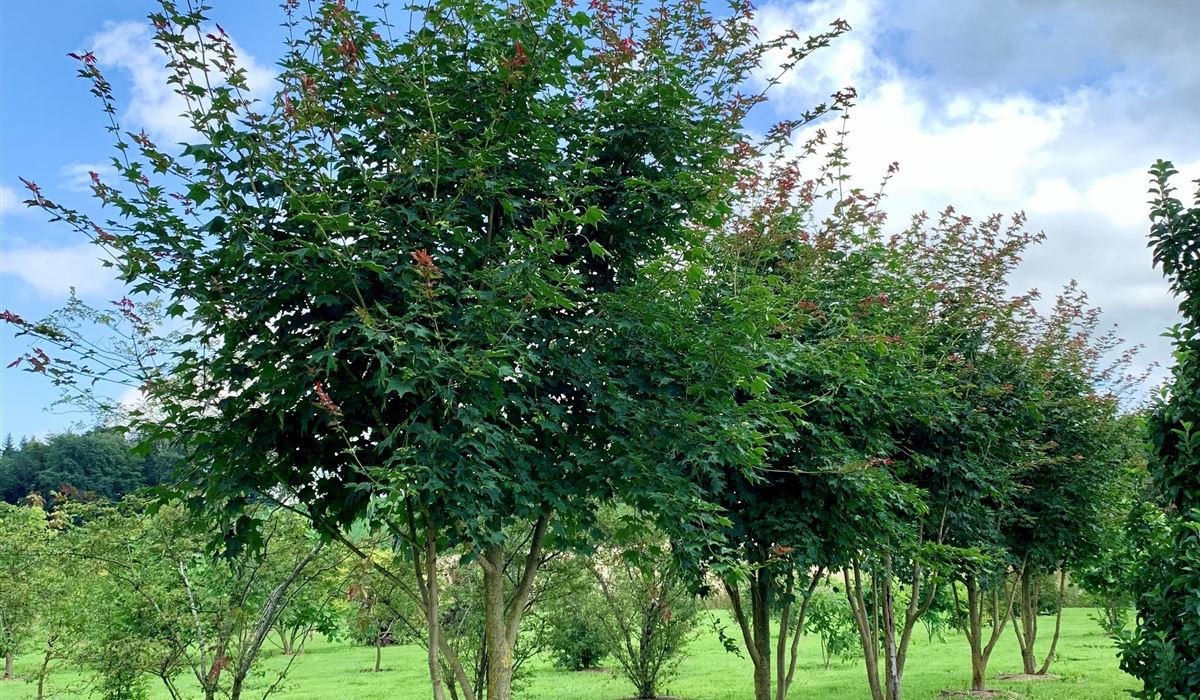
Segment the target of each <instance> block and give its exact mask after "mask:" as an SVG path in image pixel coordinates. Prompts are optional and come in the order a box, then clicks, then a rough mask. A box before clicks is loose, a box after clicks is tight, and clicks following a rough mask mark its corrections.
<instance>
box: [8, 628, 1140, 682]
mask: <svg viewBox="0 0 1200 700" xmlns="http://www.w3.org/2000/svg"><path fill="white" fill-rule="evenodd" d="M715 614H716V615H718V619H723V614H722V613H715ZM1044 624H1045V627H1044V629H1045V630H1046V631H1045V632H1043V636H1045V637H1046V638H1047V642H1048V637H1049V635H1050V631H1051V629H1052V626H1053V621H1052V620H1049V621H1046V622H1045V623H1044ZM728 632H729V633H734V632H735V630H733V629H730V630H728ZM914 637H915V639H914V648H913V649H912V651H911V652H910V658H909V661H908V668H907V669H906V670H905V674H904V696H905V697H906V698H911V699H912V700H922V699H925V698H936V697H938V694H939V693H940V692H941V691H942V690H963V689H966V688H967V686H968V681H969V677H970V662H969V660H968V659H969V657H968V653H967V647H966V642H965V640H964V639H963V638H962V637H961V635H948V636H947V638H946V640H945V641H944V642H938V641H934V642H933V643H930V642H928V641H927V640H926V639H925V637H924V630H923V628H921V627H918V629H917V634H915V635H914ZM1043 646H1044V645H1043ZM114 653H120V650H114ZM374 654H375V652H374V649H372V648H369V647H355V646H350V645H347V644H345V643H336V642H329V641H326V640H323V639H315V640H313V641H312V642H310V644H309V646H308V647H307V649H306V651H305V653H304V654H303V655H302V656H300V657H299V658H297V659H296V661H295V663H294V665H293V666H292V669H291V672H290V674H289V677H288V679H287V681H286V683H285V686H284V688H283V690H282V691H280V692H278V693H276V694H274V695H272V696H271V697H272V698H278V699H279V700H318V699H323V698H339V699H342V700H384V699H387V700H425V699H426V698H428V697H430V694H429V689H428V687H429V686H428V677H427V675H426V666H425V653H424V651H422V650H421V649H419V648H417V647H414V646H401V647H390V648H387V649H384V652H383V654H384V656H383V665H384V667H385V668H386V669H389V670H388V671H387V672H385V673H371V672H369V671H368V670H366V669H370V668H371V667H372V666H373V664H374V658H375V657H374ZM38 661H39V660H38V659H37V658H35V657H34V656H23V657H18V658H17V668H16V670H17V675H18V676H19V677H28V676H30V675H32V673H33V672H34V671H35V670H36V667H37V664H38ZM287 661H288V660H287V659H286V658H285V657H282V656H279V655H272V656H270V658H267V659H266V660H265V661H264V664H263V665H264V667H265V669H266V670H267V675H266V676H265V677H260V678H257V679H255V683H254V684H253V686H252V688H251V691H252V692H248V693H247V694H246V695H245V697H246V698H247V699H249V698H254V699H255V700H257V698H259V697H261V692H262V689H263V688H264V687H265V686H266V685H267V683H269V682H270V679H272V678H273V677H274V673H276V672H278V671H279V670H280V669H282V668H283V667H284V666H285V665H286V664H287ZM750 669H751V666H750V662H749V661H748V660H746V659H743V658H739V657H737V656H735V655H733V654H730V653H728V652H726V651H725V650H724V648H723V647H722V646H721V644H720V641H719V640H718V638H717V635H716V633H715V632H714V631H713V630H712V628H711V627H710V626H708V625H705V626H704V627H703V629H702V633H701V635H700V637H699V638H698V639H697V640H696V641H695V642H694V643H693V644H692V646H690V647H689V649H688V655H687V658H686V659H685V660H684V661H683V662H682V663H681V664H680V666H679V674H678V676H677V677H676V678H675V679H674V680H673V681H671V682H670V683H669V684H668V685H667V687H666V688H664V689H663V692H664V693H670V694H672V695H677V696H680V697H683V698H688V699H689V700H749V699H750V698H752V697H753V690H752V688H751V686H750ZM530 670H531V673H530V674H529V676H528V678H527V680H526V682H525V683H524V684H523V685H522V687H521V688H520V691H519V693H517V697H518V698H521V699H522V700H615V699H616V698H624V697H628V696H629V695H630V694H631V693H632V689H631V686H630V685H629V684H628V683H627V682H625V681H624V680H622V679H621V678H619V677H616V676H614V675H612V674H610V673H598V672H579V673H571V672H564V671H559V670H557V669H555V668H554V667H553V666H551V665H550V663H549V662H548V661H546V660H542V659H537V660H535V662H533V666H532V668H531V669H530ZM1020 670H1021V665H1020V656H1019V654H1018V652H1017V645H1016V642H1015V640H1014V639H1013V637H1012V633H1011V631H1007V633H1006V635H1005V636H1004V638H1002V639H1001V641H1000V642H999V644H998V645H997V647H996V652H995V653H994V654H993V656H992V661H991V664H990V665H989V668H988V676H989V686H990V687H991V688H994V689H1004V690H1009V691H1013V692H1015V693H1016V694H1018V695H1019V696H1021V697H1028V698H1041V699H1051V698H1061V699H1063V700H1066V699H1070V700H1109V699H1115V698H1124V697H1128V693H1127V691H1129V690H1133V689H1135V688H1137V687H1139V683H1138V682H1137V681H1136V680H1135V679H1134V678H1133V677H1131V676H1129V675H1126V674H1125V673H1123V672H1122V671H1121V670H1120V669H1119V668H1118V667H1117V657H1116V649H1115V648H1114V646H1113V645H1112V642H1111V640H1109V639H1108V638H1106V637H1105V636H1104V635H1103V634H1102V633H1101V632H1100V628H1099V626H1098V625H1097V624H1096V622H1095V621H1094V620H1093V619H1091V611H1090V610H1087V609H1081V608H1071V609H1068V610H1066V611H1065V613H1064V619H1063V630H1062V639H1061V640H1060V642H1059V657H1058V660H1057V661H1056V662H1055V663H1054V665H1053V666H1052V667H1051V672H1052V673H1055V674H1058V675H1060V676H1061V677H1062V678H1061V680H1057V681H1037V682H1003V681H998V680H996V676H997V675H998V674H1000V673H1011V672H1018V671H1020ZM83 678H84V676H83V675H82V674H81V673H80V672H78V671H77V670H72V669H58V670H56V671H54V672H52V674H51V677H50V682H49V690H50V691H52V692H51V693H50V697H55V698H83V697H86V694H85V693H84V691H83V690H82V683H83ZM253 691H257V692H253ZM33 697H34V686H33V684H32V683H26V682H24V681H23V680H20V679H18V680H16V681H10V682H7V683H2V684H0V700H25V699H26V698H30V699H32V698H33ZM166 697H167V695H166V693H165V691H163V690H162V689H161V687H160V686H159V685H155V684H152V685H151V686H150V698H152V700H165V699H166ZM788 697H789V698H864V697H869V693H868V690H867V684H866V680H865V672H864V671H863V668H862V664H861V660H857V661H846V662H843V663H838V662H837V661H835V662H834V663H833V665H832V666H831V667H830V668H829V669H828V670H826V669H824V668H823V666H822V664H821V661H820V651H819V647H818V646H817V640H816V638H815V637H810V638H806V639H805V640H804V642H803V643H802V644H801V661H800V667H799V668H798V669H797V671H796V682H795V684H794V685H793V686H792V691H791V693H790V694H789V696H788Z"/></svg>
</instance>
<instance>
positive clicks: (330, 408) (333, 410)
mask: <svg viewBox="0 0 1200 700" xmlns="http://www.w3.org/2000/svg"><path fill="white" fill-rule="evenodd" d="M313 391H315V392H317V405H318V406H320V407H321V408H323V409H324V410H325V411H326V412H327V413H328V414H329V415H331V416H333V417H334V418H340V417H341V415H342V409H341V408H340V407H338V405H337V404H336V403H334V402H333V399H331V398H329V393H328V392H326V391H325V386H324V385H323V384H321V380H319V379H318V380H317V381H315V382H313Z"/></svg>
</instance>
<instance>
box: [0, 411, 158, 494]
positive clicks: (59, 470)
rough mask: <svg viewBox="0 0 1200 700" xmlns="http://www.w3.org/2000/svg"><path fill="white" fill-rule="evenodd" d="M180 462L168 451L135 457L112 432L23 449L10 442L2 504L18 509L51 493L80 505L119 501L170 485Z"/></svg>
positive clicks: (1, 481) (2, 458)
mask: <svg viewBox="0 0 1200 700" xmlns="http://www.w3.org/2000/svg"><path fill="white" fill-rule="evenodd" d="M178 461H179V456H178V455H177V454H172V453H171V451H170V450H169V449H151V450H150V452H149V453H148V454H146V455H139V454H135V453H134V450H133V449H132V446H131V445H130V444H129V441H128V440H127V439H126V437H125V435H123V434H122V433H121V432H119V431H116V430H112V429H97V430H93V431H89V432H87V433H82V434H77V433H61V434H58V435H52V436H50V437H49V438H47V439H46V440H44V441H43V440H28V439H23V440H22V441H21V442H19V443H17V442H14V441H13V439H12V436H8V437H7V438H6V439H5V443H4V447H3V448H2V449H0V501H4V502H6V503H17V502H18V501H20V500H21V499H22V498H25V497H26V496H28V495H29V494H30V493H34V492H38V493H50V492H51V491H59V492H60V493H66V494H71V495H72V496H73V497H74V498H75V499H76V500H87V499H88V498H102V499H108V500H117V499H120V498H121V497H123V496H125V495H126V494H131V493H134V492H136V491H138V490H140V489H143V488H145V487H147V486H157V485H160V484H162V483H164V482H166V481H169V479H170V475H171V473H172V472H173V471H174V469H175V466H176V464H177V463H178Z"/></svg>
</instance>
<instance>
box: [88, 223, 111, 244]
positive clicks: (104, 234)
mask: <svg viewBox="0 0 1200 700" xmlns="http://www.w3.org/2000/svg"><path fill="white" fill-rule="evenodd" d="M92 230H93V231H95V232H96V238H97V240H100V241H102V242H104V243H112V242H113V241H115V240H117V237H116V236H114V235H112V234H111V233H109V232H108V231H105V230H104V229H102V228H100V227H99V226H97V225H96V224H95V223H92Z"/></svg>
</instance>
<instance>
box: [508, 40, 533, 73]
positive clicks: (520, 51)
mask: <svg viewBox="0 0 1200 700" xmlns="http://www.w3.org/2000/svg"><path fill="white" fill-rule="evenodd" d="M503 65H504V67H505V68H507V69H508V70H510V71H514V70H520V69H521V68H524V67H525V66H527V65H529V54H527V53H525V47H524V46H522V45H521V42H519V41H518V42H517V43H516V46H515V47H514V48H513V57H512V58H510V59H507V60H505V61H504V63H503Z"/></svg>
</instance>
